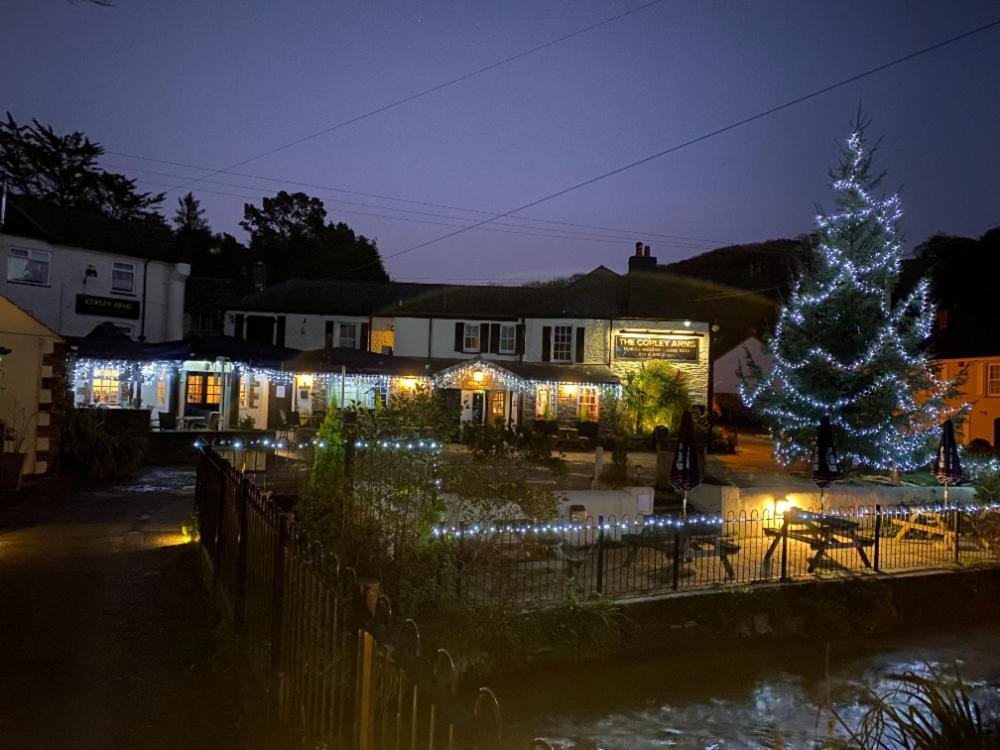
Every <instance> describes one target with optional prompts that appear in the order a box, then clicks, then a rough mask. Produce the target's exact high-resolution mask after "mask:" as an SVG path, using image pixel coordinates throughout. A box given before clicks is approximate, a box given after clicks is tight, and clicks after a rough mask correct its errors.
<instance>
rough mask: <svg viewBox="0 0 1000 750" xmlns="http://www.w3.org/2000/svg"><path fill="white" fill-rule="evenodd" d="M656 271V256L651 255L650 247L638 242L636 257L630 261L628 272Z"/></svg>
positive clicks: (636, 244)
mask: <svg viewBox="0 0 1000 750" xmlns="http://www.w3.org/2000/svg"><path fill="white" fill-rule="evenodd" d="M655 270H656V256H655V255H650V254H649V245H644V244H643V243H641V242H636V243H635V255H633V256H632V257H631V258H629V259H628V272H629V273H633V272H636V271H641V272H645V271H655Z"/></svg>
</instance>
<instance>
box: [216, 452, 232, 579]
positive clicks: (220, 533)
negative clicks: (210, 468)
mask: <svg viewBox="0 0 1000 750" xmlns="http://www.w3.org/2000/svg"><path fill="white" fill-rule="evenodd" d="M217 469H218V471H216V472H215V478H216V482H217V483H218V491H219V499H218V502H219V508H218V513H216V515H215V519H216V520H215V549H214V550H212V585H213V587H218V586H220V585H221V582H222V547H223V545H224V544H225V537H226V493H227V492H228V491H229V483H230V477H229V472H228V471H227V470H226V465H225V464H220V465H218V466H217Z"/></svg>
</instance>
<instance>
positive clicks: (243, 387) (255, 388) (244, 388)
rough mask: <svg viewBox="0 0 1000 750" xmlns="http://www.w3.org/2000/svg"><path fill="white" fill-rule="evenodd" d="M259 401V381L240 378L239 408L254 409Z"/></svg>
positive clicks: (257, 379)
mask: <svg viewBox="0 0 1000 750" xmlns="http://www.w3.org/2000/svg"><path fill="white" fill-rule="evenodd" d="M259 400H260V379H259V378H249V379H248V378H240V406H245V407H247V408H248V409H256V408H257V403H258V401H259Z"/></svg>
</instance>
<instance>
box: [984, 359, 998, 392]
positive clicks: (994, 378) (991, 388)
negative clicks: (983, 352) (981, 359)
mask: <svg viewBox="0 0 1000 750" xmlns="http://www.w3.org/2000/svg"><path fill="white" fill-rule="evenodd" d="M986 395H987V396H989V397H991V398H1000V362H988V363H987V364H986Z"/></svg>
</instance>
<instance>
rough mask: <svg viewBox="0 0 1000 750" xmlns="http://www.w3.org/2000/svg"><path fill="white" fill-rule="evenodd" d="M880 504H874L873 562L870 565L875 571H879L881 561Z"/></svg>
mask: <svg viewBox="0 0 1000 750" xmlns="http://www.w3.org/2000/svg"><path fill="white" fill-rule="evenodd" d="M881 537H882V506H881V505H876V506H875V550H874V552H873V554H872V558H873V562H872V565H873V567H874V568H875V572H876V573H878V572H879V564H880V562H881V557H880V555H881V552H882V542H881Z"/></svg>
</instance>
